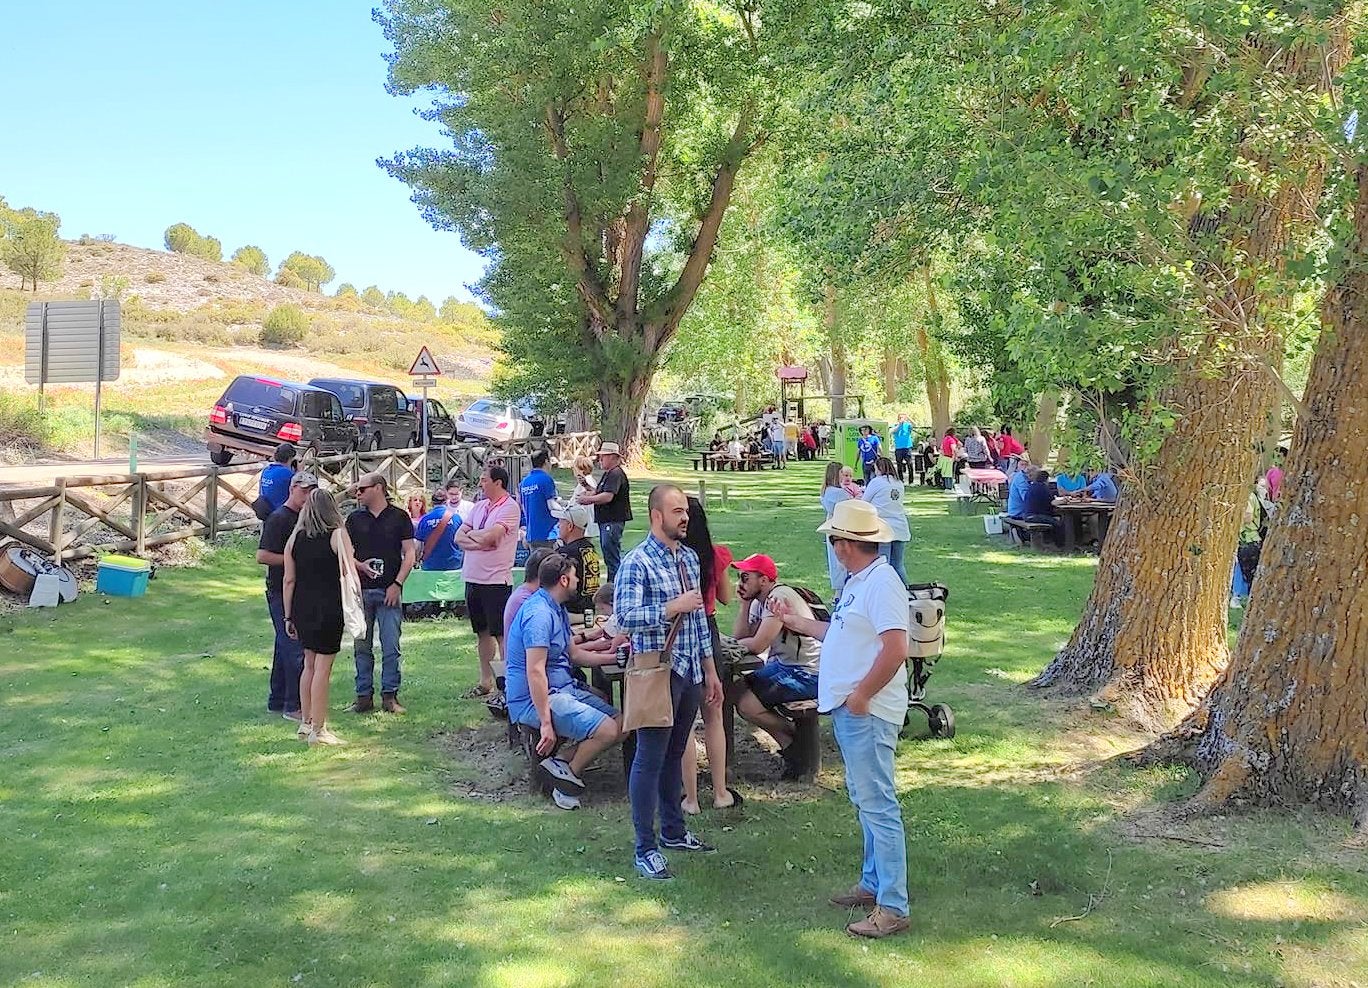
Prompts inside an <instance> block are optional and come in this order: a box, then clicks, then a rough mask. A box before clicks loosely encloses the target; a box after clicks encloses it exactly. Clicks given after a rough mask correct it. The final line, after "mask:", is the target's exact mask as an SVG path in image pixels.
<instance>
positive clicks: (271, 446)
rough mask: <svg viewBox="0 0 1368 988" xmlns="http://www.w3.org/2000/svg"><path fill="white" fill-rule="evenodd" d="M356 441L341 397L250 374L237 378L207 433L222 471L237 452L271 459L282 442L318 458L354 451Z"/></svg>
mask: <svg viewBox="0 0 1368 988" xmlns="http://www.w3.org/2000/svg"><path fill="white" fill-rule="evenodd" d="M356 438H357V437H356V426H354V425H352V423H351V422H349V421H347V415H346V412H344V411H343V409H342V403H341V402H340V401H338V400H337V395H335V394H333V393H332V392H330V391H324V390H323V389H322V388H314V387H310V386H309V385H307V384H291V383H290V382H289V381H276V380H273V379H271V378H269V377H256V376H253V375H251V374H243V375H242V376H240V377H235V378H233V383H232V384H230V385H228V389H227V390H226V391H224V392H223V397H221V398H220V399H219V400H218V401H217V402H215V404H214V408H213V410H212V411H210V413H209V427H208V428H207V429H205V430H204V441H205V443H206V444H208V446H209V459H211V460H213V461H214V462H215V463H217V464H218V465H219V466H221V467H223V466H227V465H228V464H229V463H231V462H232V459H233V454H234V453H236V452H244V453H252V454H254V455H256V456H270V455H271V454H272V453H273V452H275V448H276V447H277V446H278V445H280V444H281V443H283V442H290V443H294V444H295V445H296V446H297V447H299V449H300V451H301V452H303V451H305V450H311V451H312V452H313V453H314V455H316V456H329V455H331V454H333V453H347V452H350V451H351V450H353V449H355V448H356Z"/></svg>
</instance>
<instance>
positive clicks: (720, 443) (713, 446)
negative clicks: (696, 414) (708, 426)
mask: <svg viewBox="0 0 1368 988" xmlns="http://www.w3.org/2000/svg"><path fill="white" fill-rule="evenodd" d="M726 448H727V441H726V440H725V439H723V438H722V430H721V429H718V430H717V431H716V432H714V433H713V437H712V442H710V443H708V452H710V453H720V452H722V451H723V450H724V449H726Z"/></svg>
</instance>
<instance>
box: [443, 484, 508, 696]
mask: <svg viewBox="0 0 1368 988" xmlns="http://www.w3.org/2000/svg"><path fill="white" fill-rule="evenodd" d="M480 492H481V493H482V494H484V497H485V499H484V500H483V501H479V502H476V504H475V508H474V510H473V511H471V512H470V516H469V517H468V518H467V519H466V520H465V521H464V522H463V523H462V524H461V527H460V528H459V529H457V530H456V544H457V545H458V546H460V548H461V549H462V551H464V552H465V565H464V566H463V567H462V570H461V572H462V575H463V576H464V577H465V591H466V610H467V611H469V613H470V627H471V628H472V629H473V630H474V632H475V637H476V640H477V643H478V646H477V647H478V649H479V653H480V682H479V685H477V686H476V687H475V688H474V689H472V690H471V691H470V692H469V693H468V694H467V696H469V697H472V698H474V697H483V696H487V695H488V694H490V693H493V692H494V686H495V684H494V654H495V650H496V649H497V650H498V653H499V662H500V664H502V662H503V613H504V606H505V605H506V604H507V603H508V598H509V597H510V596H511V595H512V593H513V557H514V555H515V554H516V553H517V551H518V528H519V526H520V525H521V523H522V509H521V508H519V507H518V502H517V501H516V500H515V499H514V498H513V496H512V495H510V494H509V493H508V471H507V470H505V469H504V468H503V467H500V466H490V467H485V469H484V471H483V472H482V473H481V474H480Z"/></svg>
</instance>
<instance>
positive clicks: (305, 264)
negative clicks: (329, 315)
mask: <svg viewBox="0 0 1368 988" xmlns="http://www.w3.org/2000/svg"><path fill="white" fill-rule="evenodd" d="M285 271H291V272H293V273H294V275H295V277H297V278H298V279H299V281H300V282H301V283H302V284H303V286H304V287H305V288H306V289H308V290H309V291H311V292H317V291H321V290H322V288H323V286H324V285H326V284H327V283H328V282H330V281H332V280H333V278H335V277H337V272H336V271H334V270H333V268H332V265H331V264H329V263H328V262H327V261H325V260H324V259H323V258H321V257H319V256H318V255H316V254H305V253H303V252H302V251H295V252H293V253H292V254H290V256H289V257H287V258H285V260H283V261H281V262H280V270H279V271H277V272H276V280H277V281H279V280H280V275H281V274H282V273H283V272H285Z"/></svg>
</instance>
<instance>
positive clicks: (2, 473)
mask: <svg viewBox="0 0 1368 988" xmlns="http://www.w3.org/2000/svg"><path fill="white" fill-rule="evenodd" d="M234 462H235V463H236V462H237V461H236V460H235V461H234ZM209 465H210V464H209V454H208V453H207V452H204V453H198V454H192V455H190V456H150V457H141V456H140V457H138V473H142V474H147V475H148V476H155V475H157V474H165V473H175V472H177V471H181V470H193V469H197V468H199V467H207V466H209ZM126 473H128V457H126V456H125V457H122V458H116V459H107V460H58V461H54V462H49V463H28V464H25V465H24V466H18V467H10V466H0V487H41V486H43V485H45V484H51V483H52V482H54V481H55V480H56V479H57V478H58V477H95V476H100V477H104V476H109V475H111V474H126Z"/></svg>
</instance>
